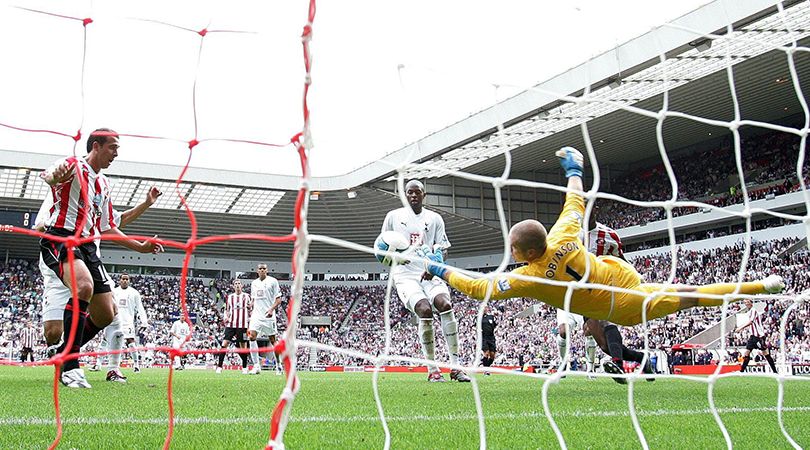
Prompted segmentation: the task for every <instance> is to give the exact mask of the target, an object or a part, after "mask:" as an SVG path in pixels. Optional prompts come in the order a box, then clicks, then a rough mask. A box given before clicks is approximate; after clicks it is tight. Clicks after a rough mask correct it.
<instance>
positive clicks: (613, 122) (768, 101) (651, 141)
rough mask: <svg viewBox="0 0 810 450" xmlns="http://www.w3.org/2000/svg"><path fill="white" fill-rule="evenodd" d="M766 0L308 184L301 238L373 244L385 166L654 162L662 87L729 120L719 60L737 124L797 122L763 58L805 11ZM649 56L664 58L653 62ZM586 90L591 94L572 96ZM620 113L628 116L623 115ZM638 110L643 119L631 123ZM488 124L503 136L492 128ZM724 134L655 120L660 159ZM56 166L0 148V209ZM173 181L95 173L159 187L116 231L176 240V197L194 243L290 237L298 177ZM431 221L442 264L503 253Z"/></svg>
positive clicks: (451, 221) (163, 173) (675, 26)
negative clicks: (584, 149)
mask: <svg viewBox="0 0 810 450" xmlns="http://www.w3.org/2000/svg"><path fill="white" fill-rule="evenodd" d="M772 3H773V2H771V1H764V0H745V1H742V0H717V1H715V2H713V3H710V4H708V5H706V6H704V7H701V8H699V9H697V10H695V11H693V12H692V13H689V14H687V15H685V16H683V17H681V18H679V19H677V20H675V21H673V22H672V24H671V25H668V26H665V27H662V28H658V29H655V30H652V31H650V32H648V33H646V34H644V35H642V36H640V37H638V38H636V39H633V40H631V41H629V42H627V43H625V44H623V45H621V46H619V47H617V48H616V49H614V50H612V51H609V52H606V53H604V54H602V55H599V56H597V57H595V58H593V59H591V60H589V61H587V62H585V63H583V64H582V65H580V66H577V67H575V68H572V69H570V70H569V71H566V72H565V73H562V74H560V75H558V76H556V77H554V78H552V79H550V80H548V81H546V82H543V83H541V84H539V85H537V86H536V87H535V88H533V89H531V90H528V91H526V92H523V93H521V94H519V95H517V96H515V97H513V98H510V99H508V100H506V101H504V102H501V103H499V104H497V105H495V106H493V107H491V108H488V109H486V110H484V111H481V112H480V113H478V114H474V115H472V116H470V117H468V118H466V119H464V120H461V121H459V122H457V123H455V124H453V125H451V126H449V127H447V128H445V129H444V130H442V131H440V132H437V133H434V134H432V135H430V136H427V137H425V138H423V139H422V140H420V141H419V142H417V143H414V144H412V145H410V146H408V147H406V148H403V149H400V150H398V151H396V152H393V153H391V154H389V155H388V156H386V157H384V158H382V159H381V160H379V161H376V162H374V163H371V164H369V165H367V166H364V167H362V168H360V169H357V170H355V171H353V172H351V173H349V174H346V175H343V176H339V177H328V178H315V179H313V180H312V182H311V184H310V185H311V186H312V189H313V190H315V191H319V192H320V197H319V199H318V200H317V201H311V202H310V212H309V215H308V220H309V224H310V225H309V231H310V232H312V233H319V234H327V235H330V236H333V237H337V238H340V239H346V240H349V241H352V242H356V243H361V244H369V243H370V242H372V241H373V240H374V237H375V236H376V234H377V232H378V230H379V224H380V223H381V222H382V218H383V216H384V214H385V212H386V211H388V210H390V209H393V208H395V207H398V206H400V202H399V199H398V198H397V197H396V196H394V195H393V194H391V193H389V192H385V191H383V190H380V189H378V188H375V187H374V186H375V185H374V183H375V182H378V181H380V180H385V179H390V178H391V177H392V176H393V175H394V174H395V173H396V170H395V169H396V168H398V167H404V166H405V165H407V164H410V163H415V162H428V161H429V162H430V163H431V165H432V166H433V167H430V168H428V167H418V168H412V169H410V172H409V177H416V176H418V177H442V176H444V174H445V173H446V172H445V171H446V170H460V169H463V170H464V171H468V172H472V173H477V174H484V175H490V176H499V175H500V174H501V172H502V170H503V167H504V158H503V157H501V156H500V155H502V154H503V152H504V150H505V149H510V150H512V170H513V172H531V171H549V172H551V171H557V170H558V169H557V167H556V163H555V161H554V158H553V152H554V151H555V150H556V149H557V148H559V147H560V146H562V145H575V146H578V145H579V146H581V145H583V137H582V131H581V129H580V127H579V125H580V124H582V123H587V124H588V130H589V134H590V137H591V140H592V143H593V144H594V150H595V152H596V155H597V158H598V160H599V163H600V165H610V164H618V165H626V164H628V163H632V162H634V161H639V160H643V159H646V158H649V157H655V156H657V155H658V154H659V149H658V144H657V140H656V135H655V119H654V118H652V117H650V116H654V115H655V114H656V113H657V111H658V110H659V109H660V108H661V105H662V98H663V97H662V95H661V93H662V92H663V90H664V87H665V86H666V87H667V88H668V92H669V107H668V111H678V112H681V113H685V114H688V115H690V116H694V117H696V118H707V119H712V120H718V121H729V120H731V119H733V118H734V108H733V103H732V96H731V89H730V87H729V84H728V75H727V73H726V71H725V68H726V66H727V65H728V63H729V61H731V64H732V65H733V75H734V91H735V93H736V95H737V97H738V99H739V107H740V111H741V117H742V118H743V119H749V120H757V121H763V122H777V121H779V120H781V119H783V118H785V117H787V116H791V115H795V114H797V113H800V112H801V111H802V110H801V104H800V103H799V97H798V95H797V93H796V90H795V87H794V85H793V82H792V78H791V74H790V68H789V66H788V58H787V56H786V53H785V52H784V51H782V50H775V49H774V48H775V47H777V46H781V45H789V44H790V43H791V42H792V41H793V40H799V41H800V45H806V44H807V41H808V34H810V3H808V2H801V3H798V2H785V7H786V11H787V13H786V14H785V16H784V18H783V17H782V16H781V15H779V14H775V13H776V8H775V7H773V6H772ZM729 23H733V24H734V30H735V31H733V32H732V33H731V34H727V30H726V25H728V24H729ZM689 30H691V31H689ZM708 33H715V34H716V37H717V39H714V40H712V39H707V38H706V37H705V34H708ZM662 54H666V56H667V60H666V62H664V63H661V61H660V56H661V55H662ZM793 56H794V60H795V69H796V75H797V77H798V80H799V82H800V84H801V87H802V89H803V90H804V91H805V92H806V91H808V90H810V84H808V80H810V55H808V54H807V52H795V53H794V54H793ZM587 90H589V91H590V95H589V96H587V97H586V96H583V93H584V92H586V91H587ZM561 97H566V98H565V99H563V100H561V99H560V98H561ZM565 100H574V101H565ZM605 101H609V102H610V103H606V102H605ZM629 106H632V107H635V108H639V110H637V112H630V111H627V110H624V109H622V107H629ZM641 110H644V111H647V112H649V113H648V114H647V115H646V116H645V115H643V114H639V113H638V111H641ZM501 123H503V124H504V129H503V131H498V130H497V127H498V125H499V124H501ZM727 132H728V129H727V128H724V127H718V126H717V125H716V124H711V123H705V121H701V120H695V119H686V118H682V117H668V118H666V119H665V120H664V122H663V137H664V142H665V145H666V147H667V149H677V148H682V147H685V146H689V145H692V144H696V143H700V142H703V141H705V140H706V139H707V137H708V136H710V135H711V133H715V134H719V133H727ZM58 157H59V155H44V154H32V153H21V152H10V151H0V168H2V169H0V196H2V200H0V205H2V207H5V208H8V209H17V210H27V211H36V210H37V209H38V207H39V203H40V200H39V199H40V198H42V197H43V196H44V192H45V190H44V189H45V187H44V185H43V184H42V182H41V181H40V180H39V179H38V178H37V177H36V172H38V171H39V170H42V169H44V168H45V167H47V166H49V165H50V164H51V163H52V162H53V161H54V160H55V159H56V158H58ZM545 161H548V163H546V162H545ZM180 171H181V168H179V167H175V166H167V165H160V164H146V163H135V162H128V161H118V162H116V163H115V164H113V166H111V167H110V169H109V170H107V173H108V174H109V175H110V177H111V178H112V179H113V180H114V181H115V185H116V187H115V190H114V192H113V195H114V201H115V203H116V204H117V206H118V207H119V208H124V207H126V206H132V205H134V204H135V203H137V202H139V201H140V200H141V199H142V198H143V197H144V196H145V192H146V189H147V187H148V186H149V185H152V184H158V185H160V186H161V187H162V189H163V191H164V192H166V195H164V196H163V198H162V199H161V201H160V202H159V203H158V204H157V205H156V208H155V209H153V210H150V211H149V212H147V213H146V214H145V215H144V217H143V218H142V219H141V220H139V222H137V223H135V224H133V225H131V227H130V229H129V230H128V232H129V233H131V234H144V235H151V234H154V233H155V232H158V233H160V234H161V236H164V237H167V238H170V239H175V240H180V241H185V240H186V239H187V238H188V236H189V229H188V219H187V217H186V214H185V212H184V211H183V210H182V209H181V207H180V199H179V197H178V194H179V195H182V196H183V197H184V198H186V200H187V201H188V202H189V204H191V206H192V208H193V209H194V210H195V211H197V212H198V222H199V224H200V230H199V235H200V236H208V235H215V234H231V233H253V232H256V233H266V234H274V235H281V234H287V233H289V232H290V230H292V227H293V213H292V211H293V206H294V202H295V195H296V192H295V190H296V189H297V188H298V187H299V186H300V179H298V178H296V177H290V176H278V175H267V174H261V173H253V172H237V171H224V170H213V169H200V168H190V169H189V171H188V172H187V173H186V176H185V178H184V182H183V183H181V184H180V185H179V186H178V190H177V192H176V193H175V184H174V180H175V178H176V177H177V175H178V174H179V173H180ZM349 190H351V191H353V192H355V193H356V194H357V195H356V197H355V198H349V196H348V195H347V192H348V191H349ZM441 213H442V214H443V216H444V218H445V221H446V222H447V224H448V233H449V235H450V236H451V237H452V240H453V242H454V247H456V249H457V250H455V251H454V255H460V254H463V255H474V254H482V253H492V252H493V251H500V250H501V249H502V247H503V241H502V236H501V234H500V230H497V229H495V228H493V227H491V226H488V225H485V224H483V223H481V222H480V221H478V220H475V219H471V218H467V217H463V216H460V215H454V214H450V213H447V212H444V211H442V212H441ZM0 245H2V246H3V247H4V248H8V249H10V251H11V253H12V255H16V256H25V257H32V256H34V255H35V253H34V249H33V248H32V245H31V239H30V238H21V237H10V236H3V237H0ZM291 249H292V247H291V246H290V245H269V244H264V243H255V242H237V241H232V242H228V243H219V244H211V245H210V246H206V247H204V248H199V249H197V250H196V252H195V253H196V254H201V255H210V256H229V257H237V256H241V257H244V258H253V259H256V258H265V259H267V258H269V259H274V260H286V259H289V255H290V252H291ZM310 258H312V259H313V260H318V261H330V260H335V261H338V260H340V261H346V260H352V259H360V258H368V256H367V255H362V254H360V253H357V252H350V251H346V250H343V249H340V248H336V247H328V246H326V245H324V244H318V243H315V244H314V245H313V247H312V248H311V250H310Z"/></svg>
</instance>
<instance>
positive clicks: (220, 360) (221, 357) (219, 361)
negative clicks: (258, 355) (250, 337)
mask: <svg viewBox="0 0 810 450" xmlns="http://www.w3.org/2000/svg"><path fill="white" fill-rule="evenodd" d="M225 354H226V353H225V352H222V353H220V354H219V355H217V367H222V364H223V363H224V362H225ZM239 356H240V357H241V356H244V353H240V354H239ZM242 361H245V358H242ZM242 366H243V367H244V362H243V364H242Z"/></svg>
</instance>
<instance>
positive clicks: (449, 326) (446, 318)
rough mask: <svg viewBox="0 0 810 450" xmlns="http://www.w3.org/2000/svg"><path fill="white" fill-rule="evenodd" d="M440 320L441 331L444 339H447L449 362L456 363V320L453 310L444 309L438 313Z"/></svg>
mask: <svg viewBox="0 0 810 450" xmlns="http://www.w3.org/2000/svg"><path fill="white" fill-rule="evenodd" d="M439 318H441V320H442V332H444V339H445V341H447V353H449V354H450V363H451V364H458V322H457V321H456V315H455V314H454V313H453V310H452V309H451V310H449V311H445V312H443V313H440V314H439Z"/></svg>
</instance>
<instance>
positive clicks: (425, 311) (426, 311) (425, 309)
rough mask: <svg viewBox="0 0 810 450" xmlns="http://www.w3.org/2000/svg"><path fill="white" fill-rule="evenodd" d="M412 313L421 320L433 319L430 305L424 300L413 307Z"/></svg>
mask: <svg viewBox="0 0 810 450" xmlns="http://www.w3.org/2000/svg"><path fill="white" fill-rule="evenodd" d="M413 312H414V313H415V314H416V315H417V316H419V317H422V318H427V317H433V310H431V309H430V303H428V301H427V299H426V298H423V299H422V300H419V301H418V302H416V304H415V305H414V306H413Z"/></svg>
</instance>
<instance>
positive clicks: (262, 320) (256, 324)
mask: <svg viewBox="0 0 810 450" xmlns="http://www.w3.org/2000/svg"><path fill="white" fill-rule="evenodd" d="M248 330H253V331H255V332H256V335H257V336H264V335H266V336H275V335H276V334H277V333H278V330H277V328H276V319H269V318H267V317H251V318H250V324H248Z"/></svg>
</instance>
